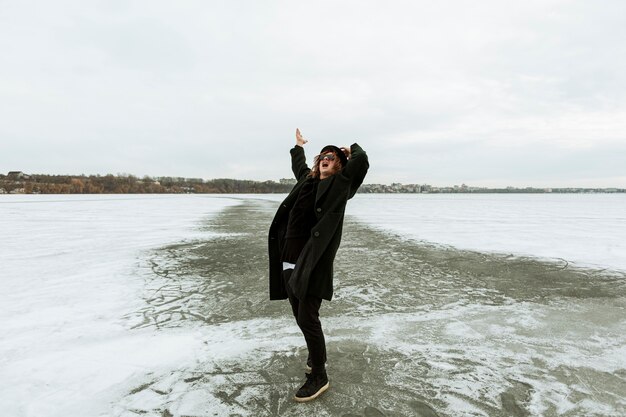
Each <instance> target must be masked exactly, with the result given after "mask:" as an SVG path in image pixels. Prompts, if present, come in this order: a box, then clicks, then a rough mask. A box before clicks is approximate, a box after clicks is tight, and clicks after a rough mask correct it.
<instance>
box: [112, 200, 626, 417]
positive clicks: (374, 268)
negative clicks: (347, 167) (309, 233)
mask: <svg viewBox="0 0 626 417" xmlns="http://www.w3.org/2000/svg"><path fill="white" fill-rule="evenodd" d="M275 207H276V203H275V202H269V201H263V200H258V199H257V200H249V199H248V200H246V201H244V202H243V204H241V205H238V206H236V207H232V208H229V209H227V210H225V211H224V212H223V213H221V214H220V215H219V216H217V217H216V218H215V219H214V221H212V223H211V224H210V226H209V227H210V229H211V230H214V231H216V232H219V233H223V235H222V237H218V238H217V239H213V240H211V241H208V242H194V243H190V244H182V245H173V246H170V247H167V248H164V249H163V250H160V251H155V252H154V253H153V255H152V257H150V258H149V259H147V260H146V261H145V263H144V264H143V268H144V275H145V276H146V279H147V288H146V291H145V299H146V304H145V306H144V307H142V308H140V309H139V310H137V311H136V312H135V313H134V314H131V315H130V316H129V319H130V320H131V322H132V323H133V326H135V327H136V328H137V329H138V330H140V331H141V330H142V329H143V330H145V329H150V328H158V329H160V330H159V331H161V332H168V331H170V330H176V329H182V328H187V329H190V330H189V334H190V335H193V338H194V340H195V342H194V343H193V346H194V348H195V349H197V352H196V359H195V362H194V363H192V364H190V363H182V362H181V363H179V364H178V365H177V366H174V367H171V369H169V370H167V371H164V370H163V369H159V370H155V371H154V372H152V373H150V374H143V375H140V374H137V375H136V376H135V377H134V378H132V379H129V380H128V381H126V383H127V385H128V384H132V385H133V387H132V388H131V389H129V390H128V392H127V395H126V396H125V397H124V398H123V399H121V400H120V401H119V402H118V403H117V404H115V405H114V406H113V410H114V411H113V414H114V415H116V416H124V417H126V416H136V415H146V416H198V417H201V416H213V415H219V416H222V415H224V416H230V415H238V416H301V415H315V416H342V417H355V416H366V417H372V416H411V415H415V416H422V417H424V416H427V417H433V416H441V417H443V416H472V415H475V416H503V417H504V416H507V417H509V416H527V415H543V416H557V415H558V416H561V415H565V416H593V415H600V416H617V415H622V414H624V412H625V411H626V404H625V402H624V398H626V388H624V387H625V386H626V385H625V384H624V382H625V381H624V377H625V368H626V351H625V346H626V336H624V335H625V334H626V324H625V323H624V320H623V312H624V308H625V306H626V304H625V297H624V296H625V294H626V288H625V285H626V280H625V277H624V276H623V275H620V274H612V275H606V274H607V273H606V272H603V271H600V270H582V269H573V268H571V267H570V266H568V265H567V264H565V263H558V264H555V263H547V262H541V261H537V260H534V259H523V258H506V257H498V256H495V255H485V254H481V253H476V252H463V251H456V250H452V249H449V250H446V249H442V248H440V247H429V246H424V245H415V244H411V243H409V242H406V241H403V240H399V239H397V238H395V237H394V236H391V235H386V234H382V233H381V232H377V231H374V230H371V229H369V228H366V227H364V226H362V225H361V224H359V223H357V222H354V221H352V220H350V219H348V220H347V222H346V227H345V231H344V240H343V243H342V247H341V249H340V251H339V254H338V258H337V264H336V266H337V268H336V279H337V284H336V288H337V291H336V298H335V299H334V300H333V301H332V302H330V303H328V302H325V303H324V304H323V307H322V318H323V325H324V326H325V331H326V334H327V336H328V337H327V341H328V348H329V374H330V378H331V389H330V390H329V391H328V393H325V394H324V396H323V397H322V398H321V399H320V400H319V401H316V402H314V403H312V404H304V405H302V404H296V403H294V402H293V400H292V399H291V397H292V395H293V393H294V392H295V390H296V389H297V388H298V386H299V385H300V384H301V383H302V381H303V363H304V361H305V358H306V352H305V350H304V348H303V340H302V338H301V335H300V333H299V331H298V329H297V328H296V326H295V324H294V322H293V319H292V318H291V316H290V313H289V308H288V306H287V302H286V301H285V302H269V301H267V281H266V279H267V278H266V268H267V259H266V255H265V250H266V232H267V230H266V229H267V224H268V222H269V220H270V219H271V216H272V214H273V211H274V209H275ZM198 341H201V343H198Z"/></svg>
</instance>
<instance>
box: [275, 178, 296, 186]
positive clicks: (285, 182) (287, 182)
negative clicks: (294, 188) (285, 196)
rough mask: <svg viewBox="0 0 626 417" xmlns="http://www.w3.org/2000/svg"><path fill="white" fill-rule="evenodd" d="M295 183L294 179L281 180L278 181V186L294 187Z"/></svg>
mask: <svg viewBox="0 0 626 417" xmlns="http://www.w3.org/2000/svg"><path fill="white" fill-rule="evenodd" d="M296 182H297V181H296V179H295V178H281V179H280V180H278V183H279V184H284V185H294V184H295V183H296Z"/></svg>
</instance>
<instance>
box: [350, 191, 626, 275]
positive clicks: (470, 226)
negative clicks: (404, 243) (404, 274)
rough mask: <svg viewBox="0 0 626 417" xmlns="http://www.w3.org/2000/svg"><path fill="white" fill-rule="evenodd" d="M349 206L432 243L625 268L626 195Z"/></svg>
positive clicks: (381, 199) (393, 200)
mask: <svg viewBox="0 0 626 417" xmlns="http://www.w3.org/2000/svg"><path fill="white" fill-rule="evenodd" d="M346 213H347V214H350V215H353V216H355V217H356V218H357V219H358V220H360V221H364V222H366V223H367V224H370V225H372V226H374V227H376V228H379V229H381V230H387V231H390V232H393V233H396V234H398V235H400V236H403V237H405V238H408V239H413V240H417V241H422V242H426V243H434V244H442V245H450V246H453V247H456V248H460V249H469V250H476V251H481V252H497V253H504V254H507V253H512V254H514V255H519V256H532V257H537V258H553V259H554V258H560V259H565V260H567V261H571V262H574V263H576V264H578V265H579V266H588V267H594V268H611V269H617V270H626V239H625V238H624V236H626V194H357V195H356V196H355V197H354V198H353V199H352V200H351V201H350V202H349V203H348V208H347V210H346Z"/></svg>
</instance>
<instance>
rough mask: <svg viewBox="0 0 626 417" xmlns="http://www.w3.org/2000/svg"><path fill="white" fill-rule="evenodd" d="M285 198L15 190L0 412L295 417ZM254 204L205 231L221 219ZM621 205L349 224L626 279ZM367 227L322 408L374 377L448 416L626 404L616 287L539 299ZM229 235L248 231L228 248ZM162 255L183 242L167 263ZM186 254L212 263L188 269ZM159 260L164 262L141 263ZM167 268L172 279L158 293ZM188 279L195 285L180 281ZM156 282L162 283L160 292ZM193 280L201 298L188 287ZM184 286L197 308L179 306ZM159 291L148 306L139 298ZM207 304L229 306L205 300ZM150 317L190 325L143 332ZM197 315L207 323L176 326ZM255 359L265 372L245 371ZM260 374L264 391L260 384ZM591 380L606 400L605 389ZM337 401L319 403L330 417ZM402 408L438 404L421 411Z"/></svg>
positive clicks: (516, 199) (370, 201)
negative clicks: (281, 273) (281, 240)
mask: <svg viewBox="0 0 626 417" xmlns="http://www.w3.org/2000/svg"><path fill="white" fill-rule="evenodd" d="M283 197H284V196H282V195H254V196H253V195H237V196H200V195H198V196H194V195H181V196H167V195H166V196H126V195H120V196H115V195H108V196H2V197H1V198H0V229H1V230H2V232H3V233H2V240H1V241H0V283H1V284H2V289H3V294H4V297H3V300H2V303H0V333H1V334H2V338H1V339H0V404H2V405H3V413H4V414H6V415H10V416H15V417H27V416H28V417H30V416H33V417H35V416H36V417H41V416H45V417H56V416H59V417H60V416H64V417H66V416H70V417H74V416H76V417H90V416H108V415H116V416H130V415H136V414H137V413H140V414H144V415H148V416H152V415H154V416H157V415H159V416H160V415H175V416H182V415H194V416H209V415H214V413H217V414H216V415H229V414H232V413H239V414H241V415H278V414H276V413H278V410H283V409H285V410H287V412H289V413H291V414H289V415H298V413H299V412H300V411H299V409H297V408H285V407H288V406H286V405H285V404H286V401H288V395H289V393H290V391H291V390H293V388H294V386H293V385H294V384H297V382H294V381H299V379H298V377H297V376H292V375H291V374H287V375H283V374H280V373H279V374H269V373H268V372H267V371H266V370H267V369H274V370H275V371H276V369H278V370H277V371H276V372H283V371H284V370H285V369H287V370H288V371H285V372H292V370H291V369H292V367H291V365H289V364H287V365H285V363H281V364H280V366H276V363H279V362H280V361H281V360H283V358H287V359H289V358H290V357H291V358H293V357H294V356H298V355H301V345H302V340H301V335H300V334H299V332H298V330H297V328H296V327H295V325H294V324H293V320H292V319H291V318H290V317H289V314H288V307H287V306H286V304H285V303H280V302H277V303H268V302H267V300H266V294H265V288H266V282H265V280H264V278H265V276H264V274H265V268H266V260H265V253H264V252H263V251H264V249H265V232H266V223H268V222H269V220H268V219H270V218H271V214H272V212H273V210H274V209H275V206H276V205H277V202H278V201H280V200H281V199H282V198H283ZM254 200H269V203H268V202H267V201H265V202H259V201H257V202H256V203H254ZM251 201H252V202H253V203H250V202H251ZM246 202H248V203H250V204H248V206H246V207H244V209H242V210H241V211H232V210H231V213H230V214H229V217H228V218H227V219H223V220H222V221H221V223H220V224H219V225H218V226H219V227H214V228H213V227H212V226H211V224H212V221H213V220H212V219H215V218H216V215H217V214H218V213H220V212H221V211H222V210H224V209H226V208H230V209H233V208H234V209H239V208H240V207H243V205H245V203H246ZM625 203H626V199H625V196H623V195H554V196H548V195H541V196H534V195H506V196H502V195H497V196H492V195H471V196H463V195H454V196H451V195H428V196H425V195H363V194H361V195H357V196H356V197H355V198H354V199H353V200H352V201H351V202H350V203H349V206H348V210H347V213H348V214H349V215H350V216H351V217H350V218H351V219H358V220H359V221H362V222H364V223H365V224H367V225H369V226H373V227H374V228H377V229H380V230H386V231H391V232H393V233H396V234H398V235H400V236H402V237H403V238H405V239H415V240H419V241H426V242H430V243H437V244H444V245H452V246H457V247H461V248H468V249H473V250H478V251H495V252H499V253H509V252H511V253H515V254H519V255H532V256H537V257H550V258H564V259H567V260H568V261H574V262H577V263H579V264H580V265H593V266H596V267H597V266H599V267H608V268H609V269H626V267H625V266H626V261H625V258H626V250H625V242H624V241H625V239H623V236H625V235H626V233H625V232H626V230H625V227H626V226H625V223H626V222H625V221H624V216H625V215H624V214H623V213H624V210H623V209H624V208H625ZM233 206H236V207H233ZM255 216H256V217H255ZM246 222H247V223H246ZM248 225H250V227H254V231H251V230H249V227H248ZM348 226H349V225H348ZM355 228H357V225H356V224H354V227H353V228H350V227H347V228H346V230H345V231H344V235H347V238H346V240H345V241H344V244H343V247H342V249H341V251H342V252H341V257H340V258H341V259H339V260H338V262H337V274H338V275H340V277H339V280H338V282H339V284H340V285H339V286H338V289H337V292H336V299H334V300H333V302H331V303H328V304H326V306H325V307H324V308H325V311H324V314H325V315H327V316H326V317H325V320H324V324H325V326H326V329H327V331H328V342H329V349H330V352H331V355H332V356H333V357H334V358H335V359H337V358H341V360H336V362H335V363H333V364H331V366H334V368H331V369H333V371H334V372H336V375H337V376H338V377H340V378H343V380H340V382H339V383H338V384H337V385H336V386H335V387H336V388H335V389H336V391H333V392H337V393H338V394H339V395H336V396H335V397H333V396H332V394H331V395H329V396H328V398H329V401H330V405H331V406H336V404H334V403H332V401H335V400H334V399H333V398H341V397H342V395H343V396H344V397H345V398H350V395H353V394H354V393H358V392H364V391H363V390H364V389H367V381H364V380H363V376H362V375H357V374H355V375H354V378H353V380H350V379H349V378H348V375H351V372H355V371H356V370H362V371H363V372H367V373H368V375H367V376H366V379H368V380H371V387H369V388H371V390H372V391H371V392H372V393H377V392H379V393H381V396H387V397H389V398H395V397H393V396H394V395H396V394H397V393H401V392H405V393H408V394H407V395H409V394H410V395H411V396H412V395H414V394H415V392H417V393H421V394H420V395H421V397H420V398H429V397H428V396H427V395H431V396H432V398H430V400H431V401H437V404H438V407H436V408H437V410H438V411H441V410H443V411H444V412H445V413H447V415H467V414H474V415H488V414H485V411H484V410H485V409H489V408H488V407H496V406H502V407H505V405H506V404H508V407H509V409H510V410H513V411H514V412H516V411H515V410H518V409H517V408H516V407H518V404H520V401H521V400H520V398H521V399H523V398H524V396H527V397H528V398H529V400H528V403H527V404H525V406H527V407H528V409H529V410H532V411H533V412H535V413H538V414H543V413H544V412H545V411H546V410H549V412H548V414H549V415H557V414H561V413H570V415H579V414H577V413H579V412H580V410H595V413H596V415H611V413H615V412H617V411H619V410H623V409H624V407H625V404H624V402H623V399H619V398H618V399H615V398H616V397H615V396H616V395H618V396H619V394H620V393H623V391H624V390H623V389H620V388H619V387H617V384H618V382H615V381H620V380H623V379H622V377H621V376H620V375H622V374H620V372H623V369H624V368H625V367H626V364H625V363H624V357H625V356H624V344H623V341H624V336H623V334H624V331H623V330H624V321H623V313H622V311H623V294H622V293H617V294H611V291H612V289H611V288H612V287H611V285H612V284H611V281H610V280H609V281H603V282H602V283H600V284H599V286H597V287H595V286H594V287H593V288H591V289H589V288H586V287H585V288H584V291H583V290H580V288H578V287H577V283H579V282H580V281H577V280H578V279H579V277H578V275H574V276H569V275H568V276H560V275H559V276H558V277H559V278H563V279H565V280H564V281H562V282H561V283H560V284H559V285H558V286H555V288H552V287H549V286H548V287H546V288H539V289H537V291H536V292H534V291H535V290H534V289H533V288H532V284H531V283H532V282H537V281H529V282H517V281H516V279H517V277H518V276H521V277H522V278H524V275H523V273H522V274H521V275H515V274H517V273H518V272H517V271H508V272H507V271H500V270H499V271H498V274H499V273H502V274H503V275H502V276H499V275H498V274H495V273H493V272H494V271H489V270H485V271H483V270H480V271H478V272H475V273H474V272H471V271H468V272H467V274H465V272H464V271H463V270H461V271H459V270H458V269H454V268H453V266H452V265H448V264H446V263H445V259H444V258H439V257H438V256H436V259H435V260H434V261H432V262H431V261H429V260H428V259H427V258H424V259H422V258H420V257H416V256H414V252H413V250H414V249H413V248H412V247H407V248H402V247H400V246H395V245H396V243H397V241H394V242H392V244H391V245H389V244H384V242H378V241H369V240H367V239H368V236H374V238H377V239H382V238H381V234H378V235H375V234H374V235H371V234H368V233H367V231H365V229H363V230H361V231H360V232H359V233H360V234H358V235H356V236H355V235H352V240H350V239H349V237H350V233H356V232H353V230H354V229H355ZM224 232H232V233H233V236H237V234H238V233H239V234H240V235H239V236H238V238H237V239H231V240H229V239H226V238H225V237H226V236H228V235H226V234H224ZM242 233H243V234H244V235H243V236H242V235H241V234H242ZM245 233H249V234H250V235H249V236H245ZM207 242H209V243H208V244H207ZM211 242H212V243H211ZM218 242H219V244H217V243H218ZM168 244H181V245H180V246H181V247H183V249H181V250H178V251H177V249H171V250H165V251H161V252H159V253H160V254H159V255H154V251H155V250H157V249H158V248H163V247H164V246H167V245H168ZM247 244H251V245H252V246H244V245H247ZM246 248H247V249H246ZM396 248H397V249H396ZM214 249H215V250H216V252H215V253H212V252H211V251H213V250H214ZM207 251H208V252H207ZM237 251H239V252H242V251H243V252H244V253H237ZM370 251H371V252H372V253H370ZM257 252H258V253H257ZM377 253H378V254H382V255H381V257H380V258H375V256H376V254H377ZM209 254H211V256H208V255H209ZM359 254H361V255H362V258H358V259H359V261H358V262H361V265H363V266H364V268H363V270H361V271H360V272H359V273H360V275H357V274H356V272H357V271H356V268H354V265H352V264H350V262H357V261H354V260H351V258H352V257H356V256H357V255H359ZM424 254H427V252H424ZM170 255H171V259H170V258H168V256H170ZM188 255H189V257H190V259H191V258H193V257H196V258H198V259H202V258H203V259H204V263H199V264H197V265H196V266H194V268H195V269H193V268H190V267H185V268H182V267H180V265H187V264H188V263H189V259H186V258H185V256H188ZM196 258H193V259H191V260H192V261H193V260H194V259H196ZM355 259H356V258H355ZM151 262H154V263H155V264H157V265H155V267H154V268H153V269H150V268H146V264H150V263H151ZM442 262H443V263H442ZM177 263H178V264H180V265H177ZM212 264H215V265H217V264H219V266H216V267H212V266H211V265H212ZM441 265H443V267H444V268H443V269H440V266H441ZM529 265H530V264H529ZM531 266H532V267H533V268H534V267H536V266H533V265H531ZM407 267H408V269H407ZM522 267H524V268H526V267H529V266H528V265H522ZM163 271H167V274H169V275H167V274H166V276H167V277H172V279H169V280H168V279H163V280H161V279H162V276H161V275H159V274H161V273H162V272H163ZM194 271H195V272H194ZM198 271H200V272H198ZM346 271H351V272H350V273H349V274H347V273H346ZM389 272H391V274H389ZM483 272H485V273H483ZM522 272H523V271H522ZM400 273H401V274H404V275H402V276H400ZM505 273H506V274H509V275H504V274H505ZM146 274H148V275H149V274H153V275H154V276H152V277H150V276H148V277H147V275H146ZM187 274H192V275H193V274H195V275H193V276H189V280H187V281H186V276H187ZM511 274H513V275H511ZM490 276H491V278H490ZM550 276H552V275H550ZM582 276H583V277H584V274H583V275H582ZM146 278H149V279H153V282H151V283H150V285H147V283H146ZM174 278H176V279H174ZM529 278H534V277H529ZM251 279H255V280H256V281H255V283H254V285H255V287H254V291H251V292H250V293H249V294H246V293H245V292H242V288H244V286H245V285H250V284H247V283H248V282H250V280H251ZM490 279H492V281H490ZM583 279H584V278H583ZM394 280H395V281H394ZM199 283H202V285H204V286H205V290H204V293H202V292H201V291H200V292H194V289H197V288H198V284H199ZM617 287H619V288H621V287H623V285H621V284H619V285H617V286H616V288H617ZM414 288H417V289H418V290H415V291H414V290H412V289H414ZM188 289H191V291H189V292H188V293H187V295H186V298H182V297H181V298H177V297H178V296H179V295H181V294H183V293H184V292H185V291H187V290H188ZM146 290H148V291H154V294H155V297H153V298H152V299H151V300H146V297H145V294H146ZM581 291H582V292H581ZM619 291H621V290H619ZM607 294H609V295H611V297H608V298H607ZM177 300H178V301H177ZM212 300H213V301H214V302H215V303H220V302H221V304H219V305H217V304H216V305H206V304H207V303H208V302H211V301H212ZM448 300H449V301H448ZM164 301H168V302H171V303H170V304H165V303H164ZM389 303H390V304H389ZM146 306H148V307H149V308H150V309H151V310H146ZM172 306H173V307H174V308H172ZM179 307H181V308H179ZM283 310H284V311H283ZM145 311H148V313H149V314H152V315H153V316H158V315H161V316H166V315H167V317H168V319H169V317H171V316H172V314H174V313H175V314H178V316H177V317H178V319H177V321H173V322H168V323H171V324H170V325H167V323H166V325H165V326H162V327H159V328H155V326H153V325H146V326H138V328H135V329H133V328H131V327H132V325H133V324H136V323H137V320H136V317H137V314H139V313H142V312H145ZM172 312H174V313H172ZM190 312H191V313H194V314H196V313H197V316H198V317H204V319H203V320H202V321H194V320H193V317H191V318H189V317H188V318H186V319H183V318H182V317H183V315H184V314H188V313H190ZM620 315H622V316H621V319H620ZM346 316H348V317H351V318H349V319H346ZM156 322H158V320H155V321H153V322H149V323H156ZM572 323H575V324H576V325H575V326H572V325H571V324H572ZM275 329H281V337H280V340H278V339H277V338H276V334H275V331H276V330H275ZM355 340H356V341H358V343H357V342H355ZM355 352H356V353H355ZM296 359H298V360H300V359H301V358H296ZM242 363H243V364H245V365H246V366H248V367H249V368H251V369H252V371H253V372H250V370H248V371H247V372H242V371H241V369H239V368H240V365H241V364H242ZM389 364H392V366H393V368H390V365H389ZM265 365H267V368H266V367H265ZM341 366H343V367H344V368H341ZM220 369H221V371H220V372H226V373H225V374H220V373H219V372H217V370H220ZM391 371H393V372H391ZM293 372H296V371H293ZM578 372H580V374H579V373H578ZM297 373H298V374H299V373H300V371H297ZM416 373H417V377H416ZM229 375H230V376H229ZM251 375H254V378H256V380H255V381H252V382H251V383H252V384H256V385H251V386H247V385H246V384H247V383H248V382H245V381H244V380H245V379H246V378H252V376H251ZM381 375H382V376H381ZM376 376H381V378H384V379H381V380H375V379H372V378H375V377H376ZM235 377H236V378H242V380H241V381H240V382H233V381H234V379H233V378H235ZM300 377H301V375H300ZM264 378H267V381H266V380H265V379H264ZM258 380H261V381H260V383H259V381H258ZM246 381H247V380H246ZM572 381H573V382H572ZM595 383H597V384H598V385H597V386H599V387H600V389H601V391H602V388H603V387H604V388H608V391H607V390H606V389H605V390H604V391H603V392H600V391H597V389H598V388H596V386H595V385H594V384H595ZM281 384H282V385H281ZM416 384H417V385H416ZM142 386H146V387H148V386H149V387H150V388H149V389H143V388H142ZM233 386H237V387H240V388H238V389H240V391H237V390H235V389H234V388H233ZM241 387H244V388H241ZM412 389H417V391H415V392H414V391H411V390H412ZM229 390H230V391H229ZM276 390H278V391H276ZM224 392H226V393H228V395H226V394H224V395H226V396H225V397H219V398H218V397H216V395H217V394H223V393H224ZM367 392H369V391H367ZM239 397H242V398H243V400H242V399H240V398H239ZM255 398H256V399H255ZM259 398H261V399H259ZM513 398H514V399H515V401H517V402H515V401H513V400H512V399H513ZM246 399H247V400H246ZM270 399H271V401H270ZM234 400H237V401H239V402H237V401H234ZM261 400H264V401H265V400H267V401H268V402H272V404H273V405H272V404H267V405H266V406H267V408H266V409H264V410H266V411H263V412H262V413H261V414H258V413H257V412H255V411H254V408H247V407H246V405H247V404H248V403H246V402H245V401H249V403H250V404H253V405H254V404H257V403H256V402H255V401H261ZM229 401H230V402H229ZM480 401H483V402H484V403H485V404H486V405H485V404H481V403H480ZM505 403H506V404H505ZM259 404H260V403H259ZM325 404H326V403H324V402H320V403H319V404H316V405H313V408H312V410H318V411H320V414H319V415H329V414H324V413H325V412H326V411H325V410H327V409H325V408H324V407H325ZM379 404H383V405H384V398H383V399H380V401H379ZM407 404H409V405H410V404H413V405H412V406H414V407H418V408H419V409H420V410H422V411H423V410H430V409H429V408H428V404H426V403H422V402H417V403H416V402H415V401H413V402H411V401H409V400H407V401H406V404H405V405H406V406H407V407H408V406H409V405H407ZM431 404H434V403H431ZM472 404H478V405H481V406H483V408H482V409H481V408H476V409H474V408H472V407H473V405H472ZM315 407H318V408H315ZM433 407H434V405H433ZM484 407H487V408H484ZM505 408H506V407H505ZM165 409H166V410H169V411H167V413H170V414H165V413H164V412H163V411H162V410H165ZM129 410H130V411H129ZM132 410H138V411H137V412H135V411H132ZM155 410H156V411H155ZM268 410H269V411H268ZM271 410H275V412H276V413H274V411H271ZM459 410H465V411H463V412H461V413H459ZM270 411H271V412H270ZM518 411H519V410H518ZM520 412H521V411H520ZM372 413H373V411H371V410H370V414H371V415H374V414H372ZM397 413H399V412H398V411H397V412H396V414H395V415H398V414H397ZM464 413H465V414H464ZM366 414H367V413H366ZM429 415H433V414H429ZM518 415H523V413H522V414H518Z"/></svg>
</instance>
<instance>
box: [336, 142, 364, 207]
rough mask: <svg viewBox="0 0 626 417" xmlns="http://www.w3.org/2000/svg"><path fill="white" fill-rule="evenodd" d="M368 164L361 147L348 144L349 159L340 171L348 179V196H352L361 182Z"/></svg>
mask: <svg viewBox="0 0 626 417" xmlns="http://www.w3.org/2000/svg"><path fill="white" fill-rule="evenodd" d="M369 166H370V164H369V160H368V159H367V154H366V153H365V151H364V150H363V148H361V147H360V146H359V145H358V144H356V143H353V144H352V146H350V160H349V161H348V163H347V164H346V167H345V168H344V169H343V171H342V174H343V175H344V176H345V177H347V178H349V179H350V196H349V197H348V198H352V197H354V194H355V193H356V190H357V189H358V188H359V187H360V186H361V184H363V180H364V179H365V174H367V170H368V169H369Z"/></svg>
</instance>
